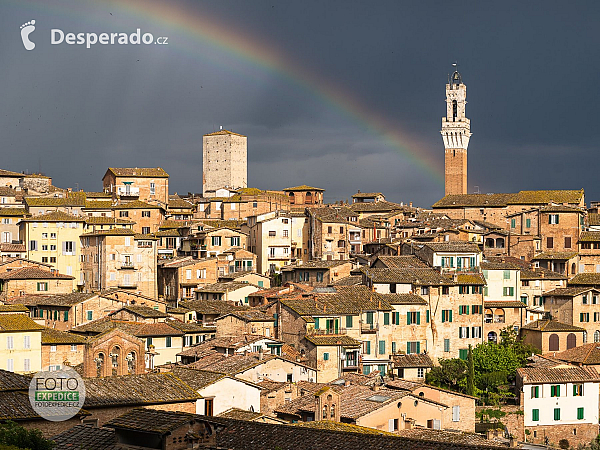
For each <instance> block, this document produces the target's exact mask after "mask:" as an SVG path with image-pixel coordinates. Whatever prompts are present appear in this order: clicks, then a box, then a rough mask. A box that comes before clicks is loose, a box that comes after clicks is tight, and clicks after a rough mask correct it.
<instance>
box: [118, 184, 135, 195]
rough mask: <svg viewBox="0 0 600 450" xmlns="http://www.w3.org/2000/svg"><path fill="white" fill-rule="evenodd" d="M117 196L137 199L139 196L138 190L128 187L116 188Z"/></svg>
mask: <svg viewBox="0 0 600 450" xmlns="http://www.w3.org/2000/svg"><path fill="white" fill-rule="evenodd" d="M117 194H119V195H120V196H121V197H139V196H140V188H137V187H130V188H129V189H127V188H126V187H125V186H119V187H117Z"/></svg>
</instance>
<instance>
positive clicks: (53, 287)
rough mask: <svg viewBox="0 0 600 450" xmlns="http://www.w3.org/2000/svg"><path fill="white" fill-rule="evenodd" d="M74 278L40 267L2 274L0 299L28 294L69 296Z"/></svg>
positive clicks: (0, 274)
mask: <svg viewBox="0 0 600 450" xmlns="http://www.w3.org/2000/svg"><path fill="white" fill-rule="evenodd" d="M70 292H73V277H72V276H69V275H62V274H60V273H58V272H53V271H50V270H44V269H40V268H38V267H23V268H21V269H16V270H11V271H10V272H3V273H0V298H4V299H6V298H10V297H18V296H21V295H27V294H68V293H70Z"/></svg>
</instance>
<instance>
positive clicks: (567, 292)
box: [544, 287, 598, 297]
mask: <svg viewBox="0 0 600 450" xmlns="http://www.w3.org/2000/svg"><path fill="white" fill-rule="evenodd" d="M591 290H593V288H590V287H567V288H556V289H553V290H551V291H548V292H544V297H546V296H548V297H576V296H578V295H580V294H583V293H586V292H589V291H591ZM596 292H598V291H596Z"/></svg>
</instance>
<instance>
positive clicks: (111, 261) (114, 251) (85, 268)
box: [81, 228, 158, 298]
mask: <svg viewBox="0 0 600 450" xmlns="http://www.w3.org/2000/svg"><path fill="white" fill-rule="evenodd" d="M156 241H157V238H154V237H153V236H151V235H139V234H135V233H134V231H133V230H130V229H126V228H114V229H112V230H103V231H97V232H94V233H86V234H84V235H82V236H81V244H82V247H83V249H82V251H81V255H82V263H81V266H82V272H83V276H84V290H85V291H86V292H94V291H100V290H105V289H110V288H116V287H119V288H122V289H131V290H133V291H135V292H138V293H140V294H142V295H145V296H148V297H152V298H157V297H158V290H157V284H156V262H157V253H156Z"/></svg>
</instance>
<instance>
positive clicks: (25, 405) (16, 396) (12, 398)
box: [0, 390, 40, 421]
mask: <svg viewBox="0 0 600 450" xmlns="http://www.w3.org/2000/svg"><path fill="white" fill-rule="evenodd" d="M27 419H34V420H35V419H40V416H39V414H38V413H37V412H36V411H34V409H33V407H32V406H31V402H30V401H29V394H28V393H27V391H26V390H11V391H5V392H0V420H3V421H4V420H27Z"/></svg>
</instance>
